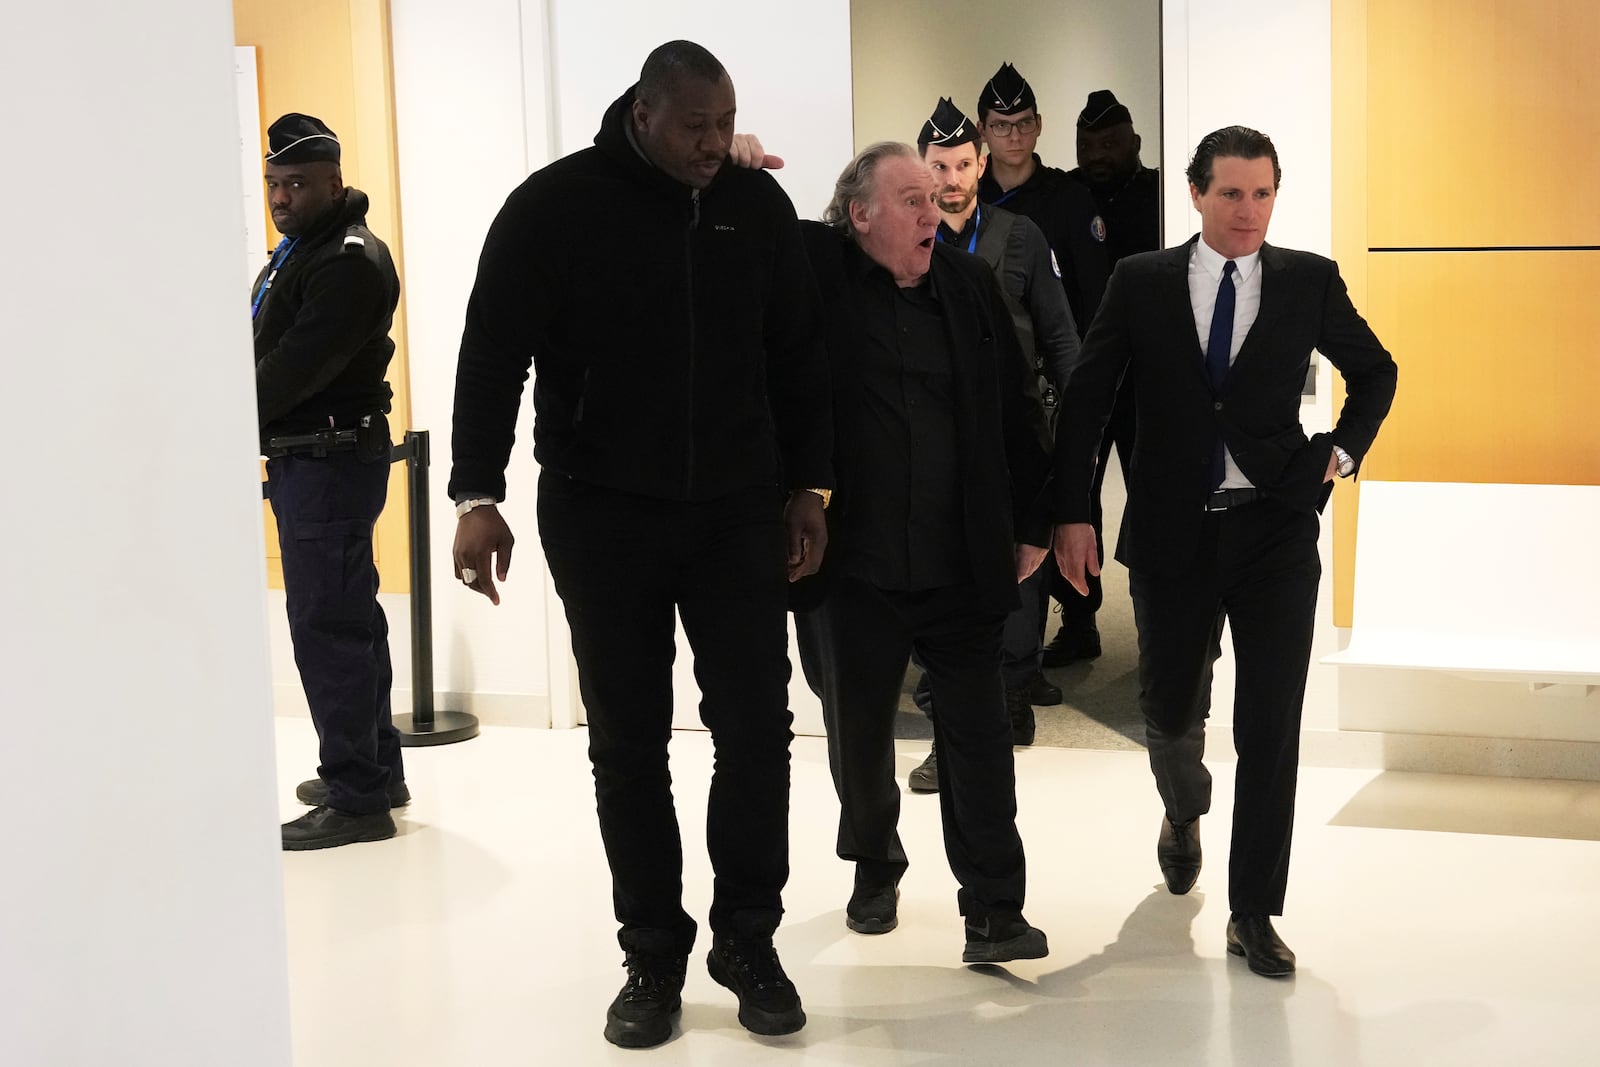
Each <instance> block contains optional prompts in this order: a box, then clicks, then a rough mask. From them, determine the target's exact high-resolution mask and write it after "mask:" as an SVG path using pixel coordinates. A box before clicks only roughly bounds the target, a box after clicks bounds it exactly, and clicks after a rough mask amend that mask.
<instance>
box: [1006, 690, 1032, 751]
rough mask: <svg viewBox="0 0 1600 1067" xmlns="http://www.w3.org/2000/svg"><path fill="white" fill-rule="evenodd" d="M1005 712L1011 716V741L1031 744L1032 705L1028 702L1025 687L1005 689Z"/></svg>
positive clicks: (1014, 743)
mask: <svg viewBox="0 0 1600 1067" xmlns="http://www.w3.org/2000/svg"><path fill="white" fill-rule="evenodd" d="M1006 712H1007V714H1009V715H1010V716H1011V743H1012V744H1013V745H1031V744H1033V733H1034V720H1033V705H1032V704H1031V703H1029V702H1028V691H1027V690H1026V689H1007V690H1006Z"/></svg>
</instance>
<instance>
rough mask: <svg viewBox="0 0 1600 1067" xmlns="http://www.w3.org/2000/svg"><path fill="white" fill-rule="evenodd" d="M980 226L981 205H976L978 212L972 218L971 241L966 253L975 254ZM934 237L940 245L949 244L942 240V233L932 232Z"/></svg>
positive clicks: (981, 221)
mask: <svg viewBox="0 0 1600 1067" xmlns="http://www.w3.org/2000/svg"><path fill="white" fill-rule="evenodd" d="M982 225H983V205H982V204H979V205H978V210H977V211H976V212H974V213H973V216H972V239H971V240H969V241H968V242H967V251H968V252H976V251H977V250H978V227H979V226H982ZM934 236H935V237H937V238H938V239H939V242H940V243H941V244H948V243H949V242H948V241H946V240H945V239H944V234H942V233H939V232H937V231H935V232H934Z"/></svg>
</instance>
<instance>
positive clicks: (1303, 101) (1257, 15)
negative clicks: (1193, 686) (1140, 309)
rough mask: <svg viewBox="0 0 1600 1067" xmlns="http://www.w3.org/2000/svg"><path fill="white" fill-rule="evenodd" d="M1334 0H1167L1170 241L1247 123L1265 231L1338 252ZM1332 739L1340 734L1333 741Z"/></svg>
mask: <svg viewBox="0 0 1600 1067" xmlns="http://www.w3.org/2000/svg"><path fill="white" fill-rule="evenodd" d="M1329 18H1330V15H1329V7H1328V0H1281V2H1279V3H1275V4H1269V5H1263V4H1259V3H1252V2H1250V0H1164V3H1163V5H1162V34H1163V41H1162V48H1163V53H1162V61H1163V92H1164V94H1165V106H1166V126H1165V129H1164V136H1165V146H1164V153H1165V156H1166V159H1167V161H1168V166H1167V167H1166V169H1165V170H1164V171H1163V174H1162V187H1163V201H1164V203H1163V208H1164V211H1165V213H1166V214H1165V217H1166V242H1167V243H1168V244H1177V243H1179V242H1181V241H1184V240H1187V239H1188V238H1189V236H1190V235H1192V234H1194V233H1195V232H1197V231H1198V230H1199V215H1198V214H1196V212H1195V210H1194V206H1193V205H1192V204H1191V203H1190V201H1189V192H1188V184H1187V182H1186V180H1185V178H1184V176H1183V171H1184V169H1185V168H1186V167H1187V166H1188V163H1189V158H1190V156H1191V155H1192V154H1193V153H1194V147H1195V145H1197V144H1198V143H1199V142H1200V139H1201V138H1202V137H1204V136H1205V135H1206V134H1208V133H1210V132H1211V131H1213V130H1216V129H1220V128H1221V127H1223V126H1234V125H1239V126H1250V127H1252V128H1254V129H1257V130H1260V131H1261V132H1263V133H1265V134H1267V135H1268V136H1269V137H1271V138H1272V141H1273V144H1275V145H1276V146H1277V148H1278V157H1279V160H1280V162H1281V164H1282V167H1283V185H1282V187H1281V189H1280V192H1279V197H1278V202H1277V205H1276V206H1275V207H1274V208H1273V213H1272V226H1271V231H1270V232H1269V234H1268V236H1267V239H1268V240H1269V241H1270V242H1272V243H1273V244H1277V245H1282V246H1284V247H1286V248H1301V249H1305V250H1307V251H1312V252H1319V253H1321V254H1323V255H1328V254H1330V253H1331V246H1332V243H1333V221H1332V203H1333V199H1332V198H1333V187H1332V172H1333V162H1332V160H1333V111H1332V106H1333V105H1332V96H1331V89H1330V77H1331V66H1332V57H1331V53H1330V51H1329ZM1329 373H1330V370H1329V368H1328V366H1327V364H1326V362H1324V363H1323V366H1322V377H1321V379H1320V380H1319V381H1318V383H1317V396H1316V399H1315V400H1312V401H1310V402H1308V403H1307V404H1306V405H1305V406H1304V408H1303V409H1302V411H1301V420H1302V422H1304V423H1305V425H1306V428H1307V429H1308V430H1309V431H1311V432H1316V431H1319V430H1325V429H1328V428H1329V427H1330V426H1331V425H1332V422H1333V411H1332V408H1331V405H1330V402H1329V396H1330V394H1331V392H1332V390H1331V379H1330V378H1329V377H1328V375H1329ZM1332 513H1333V512H1332V507H1331V506H1330V508H1329V509H1328V511H1327V512H1326V513H1325V514H1324V516H1323V525H1322V543H1321V547H1322V558H1323V560H1324V566H1323V576H1322V595H1321V602H1320V604H1319V605H1318V608H1317V632H1316V637H1315V644H1314V646H1313V651H1312V670H1311V677H1310V678H1309V679H1308V681H1307V694H1306V705H1305V712H1304V723H1305V731H1306V735H1307V743H1306V745H1305V746H1304V748H1305V750H1306V752H1307V755H1308V756H1309V757H1310V758H1311V759H1313V760H1315V759H1317V758H1318V749H1317V746H1318V745H1319V744H1320V743H1323V742H1324V741H1327V740H1328V739H1329V735H1330V734H1331V732H1332V731H1336V730H1337V728H1338V710H1337V675H1336V673H1335V671H1334V669H1333V668H1331V667H1323V666H1321V665H1320V664H1318V663H1317V662H1316V660H1317V659H1318V657H1320V656H1323V655H1326V654H1327V653H1330V652H1333V651H1335V650H1336V649H1337V647H1338V633H1337V631H1336V630H1335V629H1334V627H1333V621H1332V611H1333V607H1332V605H1333V587H1332V565H1331V560H1332V558H1333V551H1332V544H1333V542H1332V530H1333V523H1332ZM1215 692H1216V694H1217V700H1216V702H1215V707H1216V711H1215V712H1213V714H1214V715H1215V716H1216V717H1217V719H1218V720H1219V725H1223V724H1226V722H1227V721H1228V719H1229V718H1230V714H1231V708H1232V706H1233V656H1232V653H1231V651H1229V650H1226V646H1225V652H1224V658H1223V662H1222V663H1220V664H1218V669H1217V680H1216V690H1215ZM1335 743H1337V742H1336V739H1335Z"/></svg>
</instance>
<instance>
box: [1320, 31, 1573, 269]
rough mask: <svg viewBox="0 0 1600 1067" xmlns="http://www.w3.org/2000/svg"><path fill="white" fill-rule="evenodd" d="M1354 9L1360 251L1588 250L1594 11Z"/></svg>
mask: <svg viewBox="0 0 1600 1067" xmlns="http://www.w3.org/2000/svg"><path fill="white" fill-rule="evenodd" d="M1344 6H1350V5H1348V4H1346V5H1344ZM1360 6H1362V7H1364V8H1365V10H1366V22H1367V48H1368V52H1369V54H1368V72H1369V83H1368V94H1367V99H1368V113H1369V128H1368V136H1369V158H1370V167H1369V170H1368V179H1369V185H1370V196H1371V199H1370V203H1369V230H1368V242H1369V245H1370V246H1372V247H1379V248H1389V247H1407V248H1411V247H1439V246H1450V247H1458V246H1466V245H1471V246H1480V245H1494V246H1503V245H1522V246H1525V245H1600V58H1597V57H1600V0H1381V2H1372V3H1363V4H1361V5H1360ZM1336 22H1337V17H1336ZM1337 66H1338V59H1337V57H1336V59H1335V67H1337ZM1335 99H1337V97H1336V98H1335Z"/></svg>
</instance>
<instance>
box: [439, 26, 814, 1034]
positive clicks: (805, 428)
mask: <svg viewBox="0 0 1600 1067" xmlns="http://www.w3.org/2000/svg"><path fill="white" fill-rule="evenodd" d="M733 119H734V92H733V85H732V82H731V81H730V80H729V78H728V75H727V73H726V72H725V71H724V70H723V68H722V65H721V64H720V63H718V62H717V60H716V59H715V58H714V57H713V56H712V55H711V54H710V53H709V52H707V51H706V50H705V49H703V48H701V47H700V46H699V45H695V44H692V43H690V42H687V41H674V42H670V43H668V44H665V45H662V46H661V47H660V48H658V49H656V50H655V51H654V52H652V53H651V54H650V56H649V58H648V59H647V60H646V61H645V65H644V69H643V71H642V72H641V74H640V79H639V83H638V85H637V86H635V87H634V88H632V89H629V90H628V91H627V92H626V93H624V94H623V95H622V96H621V98H619V99H618V100H617V101H616V102H615V103H614V104H612V105H611V107H610V109H609V110H607V112H606V115H605V118H604V120H603V121H602V124H601V128H600V132H599V133H598V134H597V135H596V137H595V146H594V147H593V148H589V149H585V150H583V151H581V152H577V153H574V154H573V155H571V156H568V157H567V158H565V159H562V160H559V161H558V162H556V163H553V164H551V165H550V166H548V167H546V168H544V169H543V170H540V171H538V172H537V173H535V174H534V175H533V176H531V177H530V178H529V179H528V180H527V181H526V182H524V183H523V184H522V185H521V186H520V187H519V188H518V189H516V190H515V191H514V192H513V193H512V194H511V196H510V198H509V199H508V200H507V201H506V204H505V207H504V208H503V209H502V211H501V212H500V215H499V217H498V218H497V219H496V220H495V222H494V224H493V226H492V227H491V228H490V231H489V235H488V239H487V240H486V241H485V243H484V249H483V257H482V259H481V261H480V263H479V267H478V278H477V282H476V285H475V287H474V289H473V293H472V298H471V301H470V303H469V305H468V308H467V322H466V330H465V334H464V336H463V338H462V342H461V357H460V364H459V367H458V370H457V377H456V404H455V418H454V428H453V438H452V440H453V448H454V469H453V471H452V473H451V479H450V493H451V496H452V498H453V499H454V500H455V501H456V503H457V509H456V510H457V512H458V513H459V514H460V515H461V519H460V525H459V528H458V530H457V535H456V544H455V562H456V570H457V575H458V577H460V578H461V579H462V580H463V581H464V582H466V584H467V585H468V586H469V587H471V588H473V589H475V590H477V591H478V592H481V593H483V594H484V595H486V596H488V597H489V598H490V599H491V600H493V601H495V602H497V603H498V593H497V591H496V588H495V584H494V579H495V578H499V579H500V580H502V581H503V580H504V579H505V577H506V567H507V563H508V561H509V555H510V551H511V543H512V538H511V532H510V530H509V529H508V528H507V527H506V524H505V521H504V520H503V519H502V518H501V517H500V515H499V513H498V511H497V510H496V508H495V507H494V504H495V502H496V501H498V500H499V499H502V498H503V496H504V494H505V466H506V462H507V459H508V457H509V454H510V450H511V445H512V438H513V430H514V425H515V422H516V416H517V407H518V403H519V396H520V393H521V388H522V383H523V381H524V380H525V379H526V378H527V374H528V365H529V362H530V360H532V361H533V363H534V366H535V367H536V369H537V378H536V381H535V383H534V412H535V421H534V456H535V457H536V458H537V459H538V460H539V463H540V464H541V466H542V467H543V472H542V473H541V475H540V479H539V533H540V537H541V539H542V540H543V542H544V547H545V555H546V557H547V559H548V560H549V564H550V573H551V575H552V577H553V578H554V580H555V584H556V591H557V592H558V593H559V594H560V596H561V599H562V602H563V604H564V605H565V607H566V614H567V620H568V622H569V623H570V624H571V627H572V648H573V654H574V655H575V657H576V658H577V662H578V675H579V687H580V690H581V692H582V695H583V701H584V706H585V708H586V709H587V712H588V721H589V735H590V742H589V755H590V758H591V759H592V761H593V763H594V774H595V792H596V795H597V798H598V802H599V815H600V830H601V835H602V836H603V838H604V839H605V846H606V856H607V859H608V860H609V862H610V865H611V874H612V891H613V901H614V905H615V909H616V916H617V921H618V922H619V923H620V924H621V931H620V933H619V941H620V942H621V944H622V947H623V949H624V951H625V953H626V963H625V965H626V967H627V970H628V976H629V977H628V982H627V984H626V985H625V986H624V987H623V989H622V992H621V993H619V994H618V996H617V998H616V1000H615V1001H613V1003H612V1005H611V1007H610V1010H609V1011H608V1013H607V1019H606V1027H605V1036H606V1038H607V1039H608V1040H610V1041H612V1042H613V1043H615V1044H619V1045H624V1046H629V1047H645V1046H649V1045H655V1044H659V1043H660V1042H662V1041H665V1040H667V1038H669V1037H670V1036H671V1033H672V1015H673V1014H674V1013H676V1012H677V1010H678V1007H679V993H680V991H681V989H682V987H683V983H684V975H685V968H686V964H687V956H688V953H689V950H690V948H691V947H692V946H693V943H694V938H695V931H696V927H695V921H694V920H693V919H691V918H690V917H689V915H688V914H687V913H686V912H685V911H684V909H683V905H682V902H681V896H682V876H681V871H682V865H683V855H682V847H681V844H680V839H679V833H678V823H677V818H676V816H675V814H674V812H673V806H672V792H671V787H670V779H669V776H668V772H667V741H668V737H669V735H670V731H671V724H672V680H671V672H672V661H673V655H674V651H675V649H674V629H673V612H674V609H676V610H677V613H678V615H679V616H680V617H681V618H682V620H683V627H684V632H685V633H686V634H687V636H688V638H689V642H690V645H691V646H692V647H693V649H694V652H695V676H696V678H697V679H698V681H699V683H700V688H701V693H702V700H701V704H700V716H701V719H702V720H703V721H704V722H705V724H706V726H707V727H708V728H709V729H710V731H711V735H712V740H713V743H714V744H715V746H716V757H717V759H716V771H715V773H714V774H713V776H712V781H711V794H710V801H709V812H708V816H707V828H706V836H707V847H708V849H709V851H710V855H711V863H712V866H713V868H714V870H715V872H716V889H715V896H714V899H713V901H712V905H711V915H710V922H711V929H712V933H713V935H714V944H713V947H712V951H711V954H710V957H709V959H708V966H709V968H710V971H711V975H712V977H713V978H715V979H716V980H717V981H718V982H719V983H721V984H722V985H725V986H727V987H729V988H730V989H732V990H734V992H735V993H736V994H737V996H738V998H739V1021H740V1022H741V1023H743V1024H744V1025H745V1026H746V1027H747V1028H749V1029H751V1030H753V1031H755V1032H757V1033H762V1034H782V1033H790V1032H793V1031H795V1030H798V1029H799V1028H800V1027H801V1026H803V1025H804V1023H805V1014H804V1012H803V1011H802V1009H801V1006H800V1000H799V996H798V995H797V994H796V992H795V989H794V986H793V985H792V984H791V983H790V982H789V981H788V979H787V977H786V976H785V974H784V972H783V968H782V966H781V964H780V963H779V962H778V958H777V954H776V952H775V951H774V949H773V946H772V934H773V932H774V930H776V929H777V926H778V921H779V918H780V916H781V915H782V912H783V906H782V900H781V892H782V889H783V885H784V882H785V881H786V880H787V877H788V799H789V741H790V738H791V734H790V725H791V723H792V721H793V720H792V716H791V715H790V713H789V709H788V691H787V686H788V680H789V660H788V649H787V636H788V635H787V623H786V618H785V608H786V583H785V571H786V563H785V554H786V551H787V576H788V577H789V578H791V579H793V578H798V577H801V576H804V575H806V574H810V573H812V572H814V571H815V570H816V568H817V566H818V564H819V563H820V562H821V558H822V552H823V549H824V547H825V545H826V538H827V532H826V526H825V524H824V523H823V521H822V509H823V506H824V504H825V502H826V498H827V496H828V494H829V492H830V491H831V488H832V485H833V476H832V472H831V458H830V457H831V455H832V433H831V422H830V404H829V390H828V375H827V364H826V360H825V357H824V354H823V348H822V340H821V336H820V333H819V332H818V326H817V322H818V316H817V296H816V285H815V282H814V281H812V279H811V275H810V272H809V270H808V268H807V265H806V259H805V253H804V251H803V250H802V247H801V244H800V234H799V229H798V224H797V222H796V220H795V214H794V208H793V206H792V205H791V204H790V203H789V200H788V198H787V197H786V196H785V195H784V194H783V192H782V190H781V189H779V187H778V186H777V184H776V183H775V182H774V181H773V180H772V179H771V178H770V177H769V176H768V175H766V174H763V173H760V172H755V171H744V170H738V169H735V168H731V167H724V166H723V163H724V161H725V159H726V156H727V151H728V144H729V137H730V136H731V134H732V132H733ZM597 205H598V206H597ZM786 542H787V549H786ZM491 566H493V567H494V568H495V570H494V571H493V572H492V573H491Z"/></svg>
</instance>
